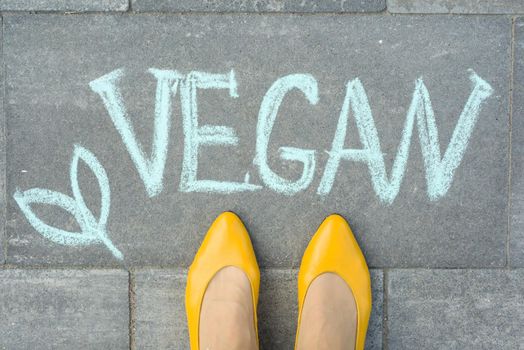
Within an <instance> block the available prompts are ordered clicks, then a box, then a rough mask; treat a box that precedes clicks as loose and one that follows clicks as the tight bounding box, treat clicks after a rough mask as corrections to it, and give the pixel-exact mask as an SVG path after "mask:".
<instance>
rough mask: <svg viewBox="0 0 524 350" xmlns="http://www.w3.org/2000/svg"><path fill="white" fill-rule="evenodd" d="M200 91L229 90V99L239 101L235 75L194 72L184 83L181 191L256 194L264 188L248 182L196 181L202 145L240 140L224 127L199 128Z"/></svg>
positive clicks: (247, 179) (222, 143)
mask: <svg viewBox="0 0 524 350" xmlns="http://www.w3.org/2000/svg"><path fill="white" fill-rule="evenodd" d="M197 89H229V96H230V97H233V98H237V97H238V94H237V82H236V79H235V72H234V71H233V70H231V72H230V73H229V74H210V73H203V72H191V73H189V74H188V75H187V77H186V78H185V79H184V82H183V84H182V93H181V99H182V115H183V124H184V160H183V162H182V174H181V175H180V186H179V189H180V191H182V192H215V193H234V192H243V191H255V190H258V189H260V188H261V186H258V185H253V184H250V183H249V176H245V181H246V182H245V183H239V182H226V181H214V180H197V166H198V149H199V147H200V146H201V145H208V146H212V145H228V146H236V145H237V144H238V137H237V136H236V134H235V131H234V130H233V129H232V128H230V127H227V126H222V125H203V126H200V127H199V126H198V104H197Z"/></svg>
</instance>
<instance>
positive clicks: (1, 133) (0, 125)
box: [0, 18, 7, 263]
mask: <svg viewBox="0 0 524 350" xmlns="http://www.w3.org/2000/svg"><path fill="white" fill-rule="evenodd" d="M0 24H2V19H1V18H0ZM0 40H3V38H2V33H0ZM0 55H2V47H0ZM4 91H5V90H4V70H3V69H0V106H1V108H0V262H1V263H4V262H5V248H6V244H5V241H6V236H5V220H6V209H7V201H6V141H5V140H6V137H5V136H6V130H5V113H4Z"/></svg>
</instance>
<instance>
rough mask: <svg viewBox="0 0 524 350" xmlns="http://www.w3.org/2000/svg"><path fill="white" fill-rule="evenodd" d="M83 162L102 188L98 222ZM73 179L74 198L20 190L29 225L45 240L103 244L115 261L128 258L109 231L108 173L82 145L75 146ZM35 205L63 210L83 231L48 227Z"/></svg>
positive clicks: (18, 197) (20, 202) (18, 198)
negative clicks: (83, 184) (81, 179)
mask: <svg viewBox="0 0 524 350" xmlns="http://www.w3.org/2000/svg"><path fill="white" fill-rule="evenodd" d="M79 160H82V161H83V162H84V163H85V164H86V165H87V166H88V167H89V169H90V170H91V171H92V172H93V174H94V175H95V177H96V179H97V181H98V185H99V187H100V194H101V196H100V197H101V198H100V217H99V218H98V220H97V219H96V218H95V216H94V215H93V213H92V212H91V210H89V208H88V207H87V205H86V203H85V201H84V197H83V196H82V192H81V190H80V186H79V184H78V163H79ZM69 176H70V180H71V189H72V191H73V198H71V197H70V196H67V195H65V194H63V193H60V192H56V191H51V190H48V189H45V188H32V189H29V190H26V191H20V190H19V189H17V190H16V191H15V193H14V195H13V197H14V199H15V200H16V202H17V203H18V206H19V207H20V209H21V210H22V212H23V213H24V215H25V216H26V218H27V220H28V221H29V223H30V224H31V225H32V226H33V227H34V228H35V230H36V231H38V232H39V233H40V234H41V235H42V236H44V237H45V238H47V239H49V240H51V241H53V242H55V243H58V244H62V245H67V246H83V245H90V244H100V243H102V244H104V245H105V246H106V247H107V248H108V249H109V251H111V253H112V254H113V256H114V257H115V258H117V259H119V260H122V259H123V258H124V256H123V255H122V253H121V252H120V250H118V248H116V247H115V246H114V245H113V242H111V240H110V239H109V236H108V234H107V229H106V226H107V219H108V217H109V205H110V196H111V194H110V188H109V179H108V177H107V174H106V171H105V170H104V168H103V167H102V165H101V164H100V162H99V161H98V160H97V159H96V157H95V155H94V154H93V153H91V152H90V151H89V150H88V149H86V148H84V147H82V146H79V145H75V148H74V151H73V159H72V162H71V167H70V172H69ZM31 204H49V205H55V206H58V207H61V208H62V209H64V210H66V211H68V212H69V213H71V214H72V215H73V217H74V218H75V219H76V221H77V223H78V225H79V226H80V230H81V232H70V231H66V230H62V229H59V228H57V227H53V226H50V225H48V224H46V223H45V222H43V221H42V220H41V219H40V218H38V217H37V216H36V214H35V213H34V211H33V210H32V209H31Z"/></svg>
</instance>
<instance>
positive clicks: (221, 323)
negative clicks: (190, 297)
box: [199, 267, 258, 350]
mask: <svg viewBox="0 0 524 350" xmlns="http://www.w3.org/2000/svg"><path fill="white" fill-rule="evenodd" d="M253 320H254V316H253V298H252V295H251V285H250V283H249V280H248V278H247V276H246V275H245V273H244V272H243V271H242V270H240V269H239V268H236V267H226V268H223V269H222V270H220V271H219V272H218V273H217V274H216V275H215V276H214V277H213V279H212V280H211V282H210V283H209V285H208V287H207V289H206V292H205V294H204V300H203V302H202V310H201V313H200V329H199V334H200V339H199V343H200V349H201V350H256V349H258V345H257V337H256V333H255V327H254V323H253Z"/></svg>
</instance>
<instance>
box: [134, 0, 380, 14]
mask: <svg viewBox="0 0 524 350" xmlns="http://www.w3.org/2000/svg"><path fill="white" fill-rule="evenodd" d="M131 4H132V8H133V11H137V12H148V11H155V12H298V13H300V12H305V13H312V12H317V13H318V12H338V13H341V12H380V11H383V10H384V9H385V8H386V0H366V1H360V0H349V1H332V0H317V1H313V0H307V1H293V0H285V1H271V0H242V1H228V0H218V1H207V0H131Z"/></svg>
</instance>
